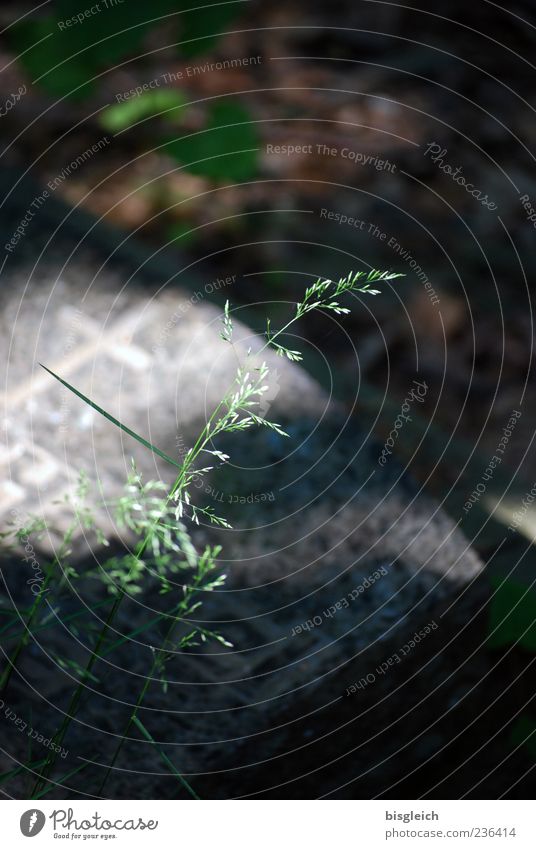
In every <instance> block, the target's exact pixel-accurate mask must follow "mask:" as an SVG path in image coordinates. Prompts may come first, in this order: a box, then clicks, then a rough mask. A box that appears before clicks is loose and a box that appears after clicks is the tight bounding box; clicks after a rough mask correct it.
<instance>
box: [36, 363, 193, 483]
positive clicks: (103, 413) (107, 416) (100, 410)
mask: <svg viewBox="0 0 536 849" xmlns="http://www.w3.org/2000/svg"><path fill="white" fill-rule="evenodd" d="M39 365H40V366H41V368H44V370H45V371H48V373H49V374H50V375H52V377H54V378H55V379H56V380H58V381H59V382H60V383H61V384H62V385H63V386H65V388H66V389H68V390H69V391H70V392H72V393H73V394H74V395H76V396H77V397H78V398H80V399H81V400H82V401H84V403H85V404H88V406H90V407H92V408H93V409H94V410H96V411H97V413H100V414H101V416H104V418H105V419H108V421H109V422H111V423H112V424H114V425H115V426H116V427H118V428H119V430H122V431H123V432H124V433H127V434H128V435H129V436H132V438H133V439H135V440H136V441H137V442H139V443H140V445H143V446H144V447H145V448H148V449H149V451H152V452H153V454H157V455H158V457H161V458H162V460H166V461H167V462H168V463H171V465H172V466H175V467H176V468H177V469H181V470H182V465H181V464H180V463H177V462H176V461H175V460H173V459H172V458H171V457H169V456H168V455H167V454H166V453H165V452H164V451H161V450H160V448H157V447H156V445H153V444H152V443H151V442H148V441H147V440H146V439H144V438H143V436H140V435H139V433H136V432H135V431H133V430H131V429H130V428H129V427H127V426H126V425H124V424H123V423H122V422H120V421H119V419H116V418H114V416H112V415H111V413H107V412H106V410H103V408H102V407H99V405H98V404H95V402H94V401H92V400H91V399H90V398H87V397H86V395H83V394H82V393H81V392H79V391H78V389H75V388H74V386H71V384H70V383H67V381H66V380H63V378H61V377H59V375H57V374H55V373H54V372H53V371H51V370H50V369H49V368H47V367H46V366H44V365H43V363H39Z"/></svg>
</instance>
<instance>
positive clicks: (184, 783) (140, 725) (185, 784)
mask: <svg viewBox="0 0 536 849" xmlns="http://www.w3.org/2000/svg"><path fill="white" fill-rule="evenodd" d="M133 722H134V724H135V725H136V726H137V727H138V729H139V730H140V731H141V733H142V734H143V736H144V737H145V739H146V740H148V741H149V743H152V744H153V746H154V747H155V749H156V751H157V752H158V754H159V755H160V757H161V758H162V760H163V761H164V763H165V765H166V766H167V767H168V768H169V769H170V770H171V772H172V773H173V775H175V776H176V777H177V778H178V779H179V781H180V783H181V784H182V786H183V787H185V788H186V790H187V791H188V793H189V794H190V796H192V798H193V799H197V800H198V801H201V800H200V798H199V796H198V795H197V793H196V792H195V790H194V789H193V787H190V785H189V784H188V782H187V781H186V779H185V778H183V776H182V775H181V774H180V772H179V771H178V769H177V767H176V766H175V764H174V763H172V761H170V759H169V758H168V756H167V755H166V753H165V752H164V751H163V750H162V749H161V748H160V746H159V745H158V743H157V742H156V741H155V739H154V738H153V737H152V736H151V734H150V733H149V732H148V731H147V729H146V727H145V725H144V724H143V723H142V722H141V721H140V720H139V719H138V717H137V716H134V717H133Z"/></svg>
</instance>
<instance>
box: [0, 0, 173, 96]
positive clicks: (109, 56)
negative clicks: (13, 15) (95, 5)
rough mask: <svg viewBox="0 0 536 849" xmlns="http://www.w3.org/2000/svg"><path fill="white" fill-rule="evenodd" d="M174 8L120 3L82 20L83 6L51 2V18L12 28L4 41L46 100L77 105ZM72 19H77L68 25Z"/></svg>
mask: <svg viewBox="0 0 536 849" xmlns="http://www.w3.org/2000/svg"><path fill="white" fill-rule="evenodd" d="M176 5H177V4H176V2H174V0H152V2H151V4H150V8H147V7H146V6H145V4H136V3H133V2H128V0H124V2H123V3H118V5H117V6H109V7H108V8H106V7H104V6H101V9H100V11H99V12H97V13H96V14H90V15H88V16H87V17H86V16H84V13H85V12H86V11H87V10H88V9H91V8H92V6H91V4H89V5H88V3H87V0H57V2H56V4H55V10H56V12H55V14H54V15H49V16H47V17H43V18H37V19H36V20H30V21H26V20H25V21H21V22H20V23H18V24H15V26H13V27H12V28H11V30H10V39H11V41H12V44H13V46H14V47H15V48H16V50H17V51H18V52H19V53H20V54H21V55H20V57H19V61H20V62H21V64H22V65H23V67H24V68H25V70H26V71H27V72H28V74H29V75H30V76H31V77H32V79H38V80H39V84H40V85H42V87H43V88H44V89H45V90H46V91H47V92H49V94H51V95H54V96H56V97H63V96H65V95H68V96H70V97H72V98H73V99H81V98H83V97H85V96H87V95H88V94H90V93H91V91H92V89H93V87H94V85H93V78H94V77H95V76H96V75H97V74H98V73H99V72H101V71H103V70H105V69H107V68H111V67H112V66H113V65H114V64H115V63H116V62H119V61H120V60H121V59H124V58H125V57H126V56H129V55H131V54H136V53H137V52H139V51H140V49H141V47H142V44H143V39H144V37H145V35H146V33H147V32H148V31H149V30H150V29H151V28H152V27H154V26H155V24H156V23H158V20H157V19H158V18H159V17H161V16H162V15H166V14H169V13H172V12H174V11H176ZM78 15H81V16H83V17H82V19H81V20H80V21H78V20H75V21H74V22H73V19H74V18H76V16H78ZM42 39H44V40H42ZM77 54H78V55H77Z"/></svg>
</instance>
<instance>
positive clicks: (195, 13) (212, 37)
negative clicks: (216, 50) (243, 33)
mask: <svg viewBox="0 0 536 849" xmlns="http://www.w3.org/2000/svg"><path fill="white" fill-rule="evenodd" d="M184 5H189V6H191V5H192V4H191V3H184ZM241 7H242V3H223V4H218V5H210V6H197V7H196V8H195V9H192V8H190V9H189V11H185V12H184V14H183V15H181V41H183V40H184V42H185V43H183V44H181V45H180V52H181V55H183V56H187V57H189V56H196V55H197V54H198V53H203V52H204V51H206V50H208V49H209V48H210V47H212V46H213V45H214V43H215V42H216V41H217V40H218V38H219V36H220V35H221V34H222V33H223V32H224V30H225V29H226V28H227V25H228V24H229V23H230V22H231V21H232V20H233V19H234V18H236V17H237V15H239V14H240V12H241V11H242V8H241Z"/></svg>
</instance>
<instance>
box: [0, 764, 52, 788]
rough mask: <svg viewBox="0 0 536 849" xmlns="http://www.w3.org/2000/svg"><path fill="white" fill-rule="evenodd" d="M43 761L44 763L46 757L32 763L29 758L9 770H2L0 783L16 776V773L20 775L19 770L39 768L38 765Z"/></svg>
mask: <svg viewBox="0 0 536 849" xmlns="http://www.w3.org/2000/svg"><path fill="white" fill-rule="evenodd" d="M44 763H46V758H42V759H41V760H39V761H35V763H32V761H31V760H29V761H28V763H25V764H22V765H21V766H17V767H15V769H10V770H9V772H4V773H2V775H0V784H4V783H5V782H6V781H9V779H10V778H16V777H17V775H20V774H21V772H24V770H26V769H30V770H31V769H39V767H41V766H43V764H44Z"/></svg>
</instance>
